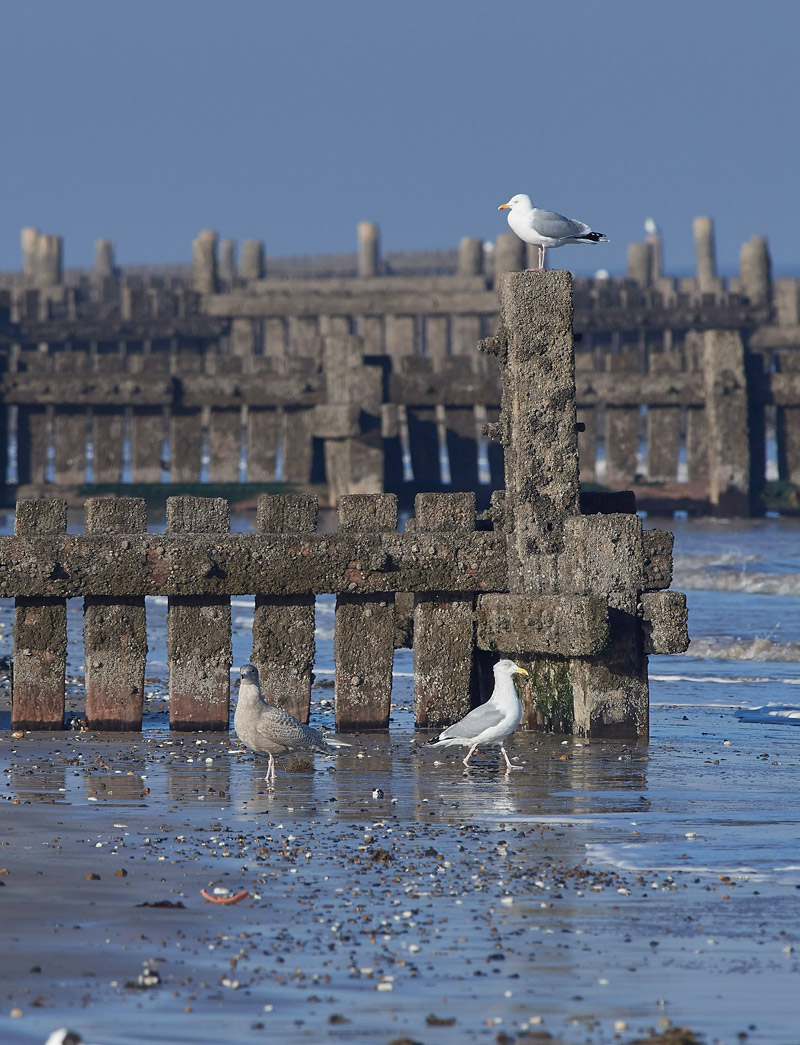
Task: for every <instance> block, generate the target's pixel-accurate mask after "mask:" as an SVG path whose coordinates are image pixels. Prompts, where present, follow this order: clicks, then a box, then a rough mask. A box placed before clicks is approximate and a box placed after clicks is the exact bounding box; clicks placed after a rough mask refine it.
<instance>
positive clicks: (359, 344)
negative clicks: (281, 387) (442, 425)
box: [314, 335, 384, 505]
mask: <svg viewBox="0 0 800 1045" xmlns="http://www.w3.org/2000/svg"><path fill="white" fill-rule="evenodd" d="M323 360H324V370H325V381H326V385H327V400H328V401H327V403H319V404H317V406H316V407H315V410H314V433H315V435H316V436H317V437H318V438H321V439H324V440H325V474H326V477H327V480H328V492H329V497H330V500H331V504H333V505H337V504H338V503H339V500H340V498H341V497H342V496H343V495H344V494H358V493H364V494H367V493H383V473H384V460H383V437H382V433H381V404H382V400H383V370H382V368H381V367H378V366H367V365H366V364H365V363H364V343H363V341H362V340H361V338H359V337H354V336H352V335H334V336H330V337H326V338H324V339H323Z"/></svg>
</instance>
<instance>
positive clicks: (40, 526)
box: [11, 500, 67, 729]
mask: <svg viewBox="0 0 800 1045" xmlns="http://www.w3.org/2000/svg"><path fill="white" fill-rule="evenodd" d="M66 532H67V502H66V501H61V500H57V501H56V500H53V501H50V500H48V501H36V500H30V501H18V502H17V513H16V518H15V520H14V533H15V534H17V535H19V536H22V537H41V536H49V535H52V536H54V537H55V536H60V535H61V534H64V533H66ZM44 565H45V568H49V569H51V570H57V569H58V568H59V564H58V562H56V561H52V562H51V563H49V564H44ZM66 670H67V602H66V599H58V598H28V597H27V596H24V597H19V598H17V599H15V600H14V691H13V694H12V697H11V728H12V729H63V727H64V682H65V676H66Z"/></svg>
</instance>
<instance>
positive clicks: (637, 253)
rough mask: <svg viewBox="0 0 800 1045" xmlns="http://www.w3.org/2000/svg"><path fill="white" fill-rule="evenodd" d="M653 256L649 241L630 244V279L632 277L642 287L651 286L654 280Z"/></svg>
mask: <svg viewBox="0 0 800 1045" xmlns="http://www.w3.org/2000/svg"><path fill="white" fill-rule="evenodd" d="M651 264H652V257H651V253H650V246H649V244H648V243H646V242H645V243H629V244H628V279H632V280H633V281H634V282H635V283H638V284H639V286H641V287H649V286H650V284H651V282H652V277H653V273H652V269H651Z"/></svg>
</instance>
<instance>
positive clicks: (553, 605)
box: [477, 594, 608, 657]
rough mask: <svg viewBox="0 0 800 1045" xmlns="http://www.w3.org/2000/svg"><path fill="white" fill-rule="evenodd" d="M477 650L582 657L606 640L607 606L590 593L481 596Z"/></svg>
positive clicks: (596, 650) (597, 648)
mask: <svg viewBox="0 0 800 1045" xmlns="http://www.w3.org/2000/svg"><path fill="white" fill-rule="evenodd" d="M477 621H478V636H477V642H478V646H479V648H480V649H484V650H500V651H502V652H505V653H520V654H523V653H537V654H540V653H550V654H559V655H561V656H565V657H587V656H590V655H591V654H593V653H599V652H600V651H601V650H602V649H603V648H604V646H605V645H606V643H607V641H608V605H607V603H606V600H605V599H604V598H602V596H594V595H506V594H498V595H481V596H480V598H479V599H478V609H477Z"/></svg>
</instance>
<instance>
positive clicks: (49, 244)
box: [35, 235, 64, 287]
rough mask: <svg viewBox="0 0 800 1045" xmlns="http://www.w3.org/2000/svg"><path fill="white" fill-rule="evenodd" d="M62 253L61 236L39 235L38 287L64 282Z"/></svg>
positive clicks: (37, 252) (36, 276)
mask: <svg viewBox="0 0 800 1045" xmlns="http://www.w3.org/2000/svg"><path fill="white" fill-rule="evenodd" d="M62 253H63V241H62V239H61V236H41V235H40V236H38V237H37V239H36V268H35V278H36V285H37V286H38V287H55V286H58V285H59V284H60V283H63V281H64V269H63V260H62Z"/></svg>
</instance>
